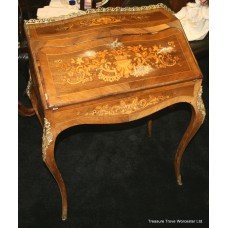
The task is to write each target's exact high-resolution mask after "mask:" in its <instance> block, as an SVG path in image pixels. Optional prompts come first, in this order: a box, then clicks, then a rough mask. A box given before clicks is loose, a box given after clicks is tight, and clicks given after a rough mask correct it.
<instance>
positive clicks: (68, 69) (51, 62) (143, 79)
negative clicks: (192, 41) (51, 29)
mask: <svg viewBox="0 0 228 228" xmlns="http://www.w3.org/2000/svg"><path fill="white" fill-rule="evenodd" d="M182 36H183V35H182V33H181V32H180V31H179V30H176V29H169V30H165V31H162V32H160V33H155V34H145V35H140V36H139V35H129V36H118V37H114V38H104V39H99V40H96V41H91V42H89V43H88V42H84V43H82V44H80V45H76V46H74V47H64V48H44V49H42V51H41V53H40V55H39V58H40V60H41V61H42V68H41V75H44V74H45V75H49V76H48V78H49V79H48V80H46V81H45V83H46V85H45V88H46V90H47V91H46V92H47V95H48V98H49V100H50V101H51V100H52V97H53V95H54V96H55V97H56V95H57V96H58V105H61V103H64V96H65V95H67V94H74V98H73V99H74V101H75V99H76V100H77V99H79V100H80V99H85V100H90V99H92V98H94V96H96V95H98V94H99V93H102V94H103V95H110V94H112V93H115V92H116V91H122V90H124V91H131V90H132V89H134V88H133V86H134V85H131V84H134V81H135V80H137V81H139V82H140V83H141V84H140V86H141V87H142V88H143V87H146V86H148V85H149V84H157V85H159V84H164V83H166V81H168V82H169V83H170V82H175V81H181V80H183V75H184V80H186V76H187V77H188V76H190V77H191V76H192V72H193V71H195V75H197V74H198V75H199V72H197V69H194V68H192V67H191V66H190V65H191V64H190V63H191V61H192V62H193V61H194V60H193V59H192V58H189V51H188V49H185V47H184V46H183V41H182V39H181V38H182ZM177 75H178V78H177V77H176V76H177ZM107 88H109V89H107ZM110 88H111V89H110ZM136 89H137V88H136ZM98 90H99V93H97V92H96V91H98ZM53 91H54V94H53ZM83 91H90V93H86V94H84V95H83V97H82V96H81V95H80V93H81V92H83ZM75 94H78V96H77V95H75ZM94 94H95V95H94ZM67 101H69V102H70V100H69V96H68V97H67ZM52 103H53V105H56V104H54V103H55V101H54V102H52Z"/></svg>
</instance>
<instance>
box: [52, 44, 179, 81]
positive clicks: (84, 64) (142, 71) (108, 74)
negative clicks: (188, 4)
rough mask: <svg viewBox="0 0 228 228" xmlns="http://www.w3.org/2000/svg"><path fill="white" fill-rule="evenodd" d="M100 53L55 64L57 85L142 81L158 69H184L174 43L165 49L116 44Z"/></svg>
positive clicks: (157, 46)
mask: <svg viewBox="0 0 228 228" xmlns="http://www.w3.org/2000/svg"><path fill="white" fill-rule="evenodd" d="M109 46H110V47H109V48H107V49H104V50H101V51H97V52H95V51H93V50H91V51H87V52H85V53H83V54H81V55H77V57H72V55H71V57H69V58H64V59H62V58H60V59H57V60H52V61H51V62H50V66H51V67H54V68H55V71H56V72H58V74H62V76H61V77H58V78H57V79H56V80H57V83H58V84H85V83H87V82H92V81H94V80H101V81H104V82H115V81H119V80H121V79H124V78H130V77H134V78H137V77H143V76H146V75H148V74H149V73H150V72H152V71H156V70H157V69H163V68H169V67H173V66H175V65H178V66H181V64H180V57H179V56H178V55H177V54H176V50H175V47H176V46H175V43H174V41H169V42H167V43H166V45H165V46H163V45H161V44H154V45H152V46H144V45H143V44H138V45H124V44H122V43H120V42H119V41H117V40H115V41H114V42H112V43H110V45H109Z"/></svg>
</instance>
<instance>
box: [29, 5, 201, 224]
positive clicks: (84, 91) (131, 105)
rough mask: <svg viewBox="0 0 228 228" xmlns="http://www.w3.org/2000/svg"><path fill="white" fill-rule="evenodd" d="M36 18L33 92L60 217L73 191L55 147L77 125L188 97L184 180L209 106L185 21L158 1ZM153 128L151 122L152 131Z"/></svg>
mask: <svg viewBox="0 0 228 228" xmlns="http://www.w3.org/2000/svg"><path fill="white" fill-rule="evenodd" d="M128 10H129V9H128ZM36 22H37V23H31V22H28V23H27V24H26V25H25V30H26V35H27V39H28V43H29V49H30V73H31V87H30V94H31V96H30V99H31V101H32V104H33V107H34V109H35V111H36V114H37V116H38V118H39V120H40V122H41V124H42V125H43V140H42V141H43V143H42V156H43V160H44V162H45V163H46V165H47V167H48V168H49V170H50V172H51V173H52V175H53V176H54V178H55V180H56V182H57V184H58V186H59V189H60V193H61V198H62V219H63V220H65V219H66V218H67V192H66V187H65V184H64V181H63V179H62V176H61V173H60V171H59V169H58V167H57V165H56V162H55V158H54V146H55V141H56V138H57V136H58V134H59V133H60V132H62V131H64V130H65V129H67V128H70V127H72V126H77V125H81V124H112V123H125V122H130V121H134V120H137V119H140V118H143V117H146V116H149V115H151V114H153V113H156V112H158V111H159V110H162V109H164V108H166V107H169V106H172V105H173V104H177V103H183V102H185V103H189V105H190V106H192V119H191V122H190V124H189V127H188V129H187V130H186V133H185V134H184V136H183V138H182V140H181V142H180V144H179V147H178V149H177V152H176V156H175V159H174V167H175V173H176V179H177V182H178V184H181V183H182V182H181V172H180V167H181V158H182V156H183V152H184V150H185V148H186V146H187V145H188V143H189V142H190V140H191V139H192V137H193V136H194V134H195V133H196V132H197V130H198V128H199V127H200V125H201V124H202V122H203V119H204V116H205V109H204V105H203V101H202V98H201V95H202V87H201V84H202V74H201V71H200V69H199V66H198V64H197V62H196V60H195V57H194V55H193V53H192V51H191V49H190V46H189V43H188V42H187V40H186V37H185V34H184V32H183V30H182V27H181V25H180V22H179V21H178V20H177V19H176V18H175V17H174V16H173V15H172V14H171V13H170V12H169V11H168V10H166V9H165V8H161V7H160V6H159V7H157V8H156V7H146V8H135V9H134V11H133V10H129V11H124V10H122V9H116V10H107V11H105V12H100V11H97V13H90V14H87V15H83V16H78V17H74V18H70V19H66V20H57V21H54V22H49V23H40V22H39V21H36ZM151 127H152V122H151V121H149V123H148V133H149V135H150V134H151Z"/></svg>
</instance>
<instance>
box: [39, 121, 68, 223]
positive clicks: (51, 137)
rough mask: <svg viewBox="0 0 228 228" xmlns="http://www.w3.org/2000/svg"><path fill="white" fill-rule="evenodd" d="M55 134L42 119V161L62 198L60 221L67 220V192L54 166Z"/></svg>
mask: <svg viewBox="0 0 228 228" xmlns="http://www.w3.org/2000/svg"><path fill="white" fill-rule="evenodd" d="M56 137H57V134H56V133H54V131H53V130H52V129H51V125H50V123H49V122H48V120H47V119H46V118H44V128H43V144H42V153H43V161H44V162H45V164H46V165H47V167H48V169H49V170H50V172H51V174H52V175H53V176H54V178H55V180H56V182H57V184H58V186H59V190H60V193H61V198H62V220H66V219H67V192H66V187H65V184H64V181H63V178H62V176H61V173H60V171H59V169H58V167H57V165H56V162H55V157H54V148H55V141H56Z"/></svg>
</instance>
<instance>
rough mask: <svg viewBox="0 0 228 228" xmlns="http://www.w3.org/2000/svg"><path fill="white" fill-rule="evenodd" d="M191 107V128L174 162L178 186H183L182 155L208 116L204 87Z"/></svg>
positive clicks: (184, 137)
mask: <svg viewBox="0 0 228 228" xmlns="http://www.w3.org/2000/svg"><path fill="white" fill-rule="evenodd" d="M191 106H192V117H191V121H190V123H189V126H188V128H187V130H186V132H185V134H184V136H183V138H182V139H181V141H180V144H179V146H178V148H177V152H176V154H175V160H174V167H175V173H176V179H177V184H178V185H182V178H181V172H180V166H181V159H182V155H183V153H184V151H185V149H186V147H187V145H188V143H189V142H190V140H191V139H192V138H193V136H194V135H195V134H196V132H197V131H198V129H199V128H200V126H201V125H202V123H203V121H204V118H205V115H206V112H205V108H204V104H203V100H202V87H201V88H200V90H199V93H198V97H197V101H196V102H195V104H191Z"/></svg>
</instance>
